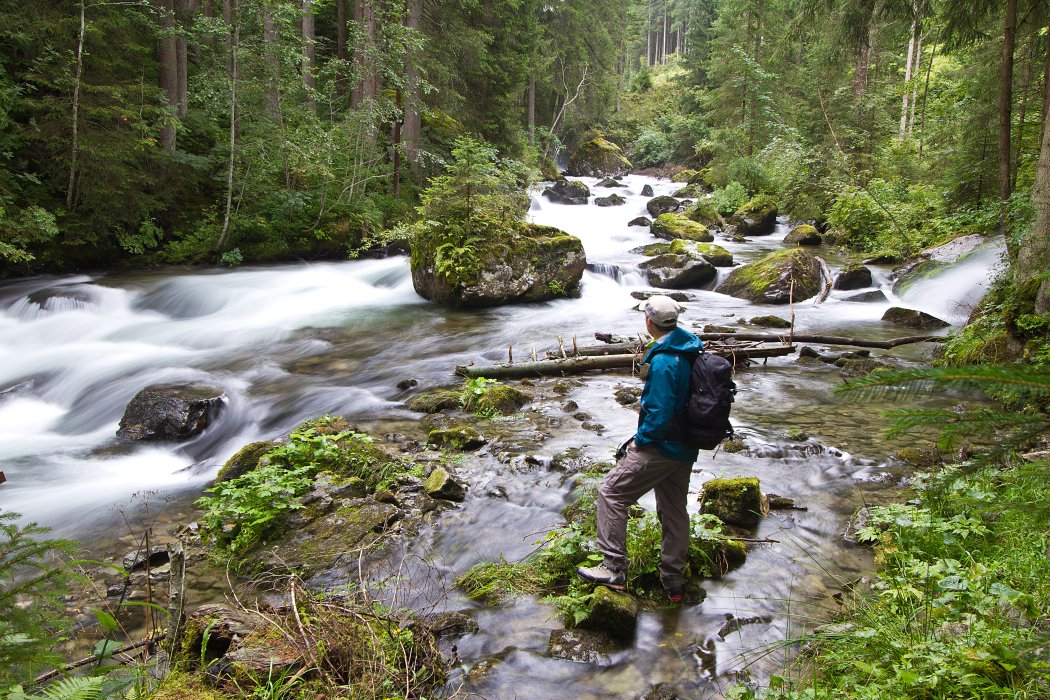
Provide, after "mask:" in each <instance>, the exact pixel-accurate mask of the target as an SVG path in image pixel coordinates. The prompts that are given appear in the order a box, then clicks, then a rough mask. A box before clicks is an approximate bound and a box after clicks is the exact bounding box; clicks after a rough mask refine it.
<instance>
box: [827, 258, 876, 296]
mask: <svg viewBox="0 0 1050 700" xmlns="http://www.w3.org/2000/svg"><path fill="white" fill-rule="evenodd" d="M874 283H875V280H874V279H873V278H872V276H871V270H870V269H868V268H867V267H866V266H864V265H856V264H851V265H846V266H845V267H843V268H842V269H841V270H839V274H838V275H836V276H835V284H834V287H833V288H834V289H843V290H851V289H864V288H865V287H870V286H871V285H873V284H874Z"/></svg>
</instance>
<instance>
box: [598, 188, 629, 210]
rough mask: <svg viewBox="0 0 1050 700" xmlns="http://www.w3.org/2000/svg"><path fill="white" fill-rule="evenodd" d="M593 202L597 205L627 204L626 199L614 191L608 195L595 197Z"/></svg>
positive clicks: (614, 205)
mask: <svg viewBox="0 0 1050 700" xmlns="http://www.w3.org/2000/svg"><path fill="white" fill-rule="evenodd" d="M594 204H595V206H599V207H619V206H623V205H624V204H627V200H626V199H624V198H623V197H621V196H620V195H618V194H616V193H615V192H614V193H612V194H611V195H609V196H608V197H595V198H594Z"/></svg>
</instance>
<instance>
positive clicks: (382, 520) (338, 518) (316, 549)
mask: <svg viewBox="0 0 1050 700" xmlns="http://www.w3.org/2000/svg"><path fill="white" fill-rule="evenodd" d="M332 508H333V509H332V510H331V511H330V512H327V513H323V514H321V515H320V516H319V517H316V518H307V519H304V520H303V521H300V522H296V523H295V525H296V527H294V528H289V529H288V530H285V531H283V532H282V533H281V534H280V535H279V536H278V537H277V539H276V544H275V545H274V544H273V543H270V544H267V545H266V546H265V549H266V550H270V549H272V550H273V551H274V554H275V559H274V561H280V562H284V563H285V564H287V565H289V566H294V568H295V569H296V570H298V571H300V572H303V573H304V574H307V575H311V574H314V573H318V572H321V571H327V570H329V569H331V568H332V567H333V566H335V565H336V564H337V562H339V561H340V560H341V559H342V558H343V557H345V556H346V554H347V552H350V551H353V550H355V549H358V548H360V547H369V546H372V545H373V544H374V543H376V542H377V540H378V537H379V535H380V534H381V533H382V532H384V531H385V530H386V529H387V528H388V527H389V526H390V525H391V524H393V523H394V522H395V521H396V520H397V519H398V518H399V517H401V510H400V509H399V508H398V507H397V506H395V505H392V504H390V503H380V502H379V501H376V500H375V499H373V498H352V499H345V500H340V501H338V502H336V503H334V504H333V506H332Z"/></svg>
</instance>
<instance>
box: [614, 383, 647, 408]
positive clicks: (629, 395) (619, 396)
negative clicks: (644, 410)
mask: <svg viewBox="0 0 1050 700" xmlns="http://www.w3.org/2000/svg"><path fill="white" fill-rule="evenodd" d="M613 395H614V397H615V398H616V403H618V404H620V405H621V406H631V405H633V404H636V403H638V399H639V398H641V396H642V390H641V388H639V387H636V386H621V387H618V388H617V389H616V392H615V393H614V394H613Z"/></svg>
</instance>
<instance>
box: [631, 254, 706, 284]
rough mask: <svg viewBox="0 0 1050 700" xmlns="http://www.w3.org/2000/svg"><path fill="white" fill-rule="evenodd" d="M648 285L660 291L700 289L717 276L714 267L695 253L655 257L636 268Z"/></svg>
mask: <svg viewBox="0 0 1050 700" xmlns="http://www.w3.org/2000/svg"><path fill="white" fill-rule="evenodd" d="M638 267H639V268H640V269H641V270H642V271H643V272H645V273H646V276H647V277H648V279H649V284H651V285H653V286H654V287H660V288H661V289H692V288H695V287H702V286H704V285H705V284H707V283H709V282H711V281H713V280H714V279H715V277H717V276H718V273H717V271H716V270H715V267H714V265H712V264H711V263H709V262H707V261H706V260H704V259H703V258H702V257H700V255H698V254H696V253H684V254H681V255H675V254H667V255H657V256H656V257H654V258H650V259H649V260H646V261H645V262H643V263H641V264H640V265H639V266H638Z"/></svg>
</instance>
